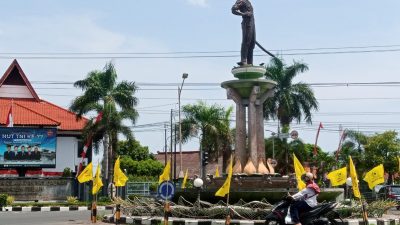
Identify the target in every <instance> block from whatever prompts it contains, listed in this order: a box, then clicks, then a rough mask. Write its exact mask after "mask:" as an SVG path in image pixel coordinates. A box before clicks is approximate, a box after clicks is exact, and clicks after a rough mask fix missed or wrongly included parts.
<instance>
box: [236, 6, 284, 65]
mask: <svg viewBox="0 0 400 225" xmlns="http://www.w3.org/2000/svg"><path fill="white" fill-rule="evenodd" d="M232 13H233V14H234V15H237V16H241V17H242V48H241V50H240V55H241V59H240V62H238V65H239V66H252V65H253V51H254V47H255V46H256V45H257V46H258V47H259V48H260V49H261V50H262V51H264V52H265V53H267V54H268V55H269V56H271V57H273V58H276V56H275V55H274V54H272V53H271V52H269V51H268V50H266V49H265V48H264V47H263V46H262V45H261V44H260V43H258V42H257V40H256V24H255V22H254V10H253V6H252V5H251V2H250V0H236V3H235V4H234V5H233V6H232Z"/></svg>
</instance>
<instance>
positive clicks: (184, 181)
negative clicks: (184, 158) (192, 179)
mask: <svg viewBox="0 0 400 225" xmlns="http://www.w3.org/2000/svg"><path fill="white" fill-rule="evenodd" d="M187 178H188V169H186V172H185V176H184V177H183V182H182V186H181V188H182V189H185V188H186V181H187Z"/></svg>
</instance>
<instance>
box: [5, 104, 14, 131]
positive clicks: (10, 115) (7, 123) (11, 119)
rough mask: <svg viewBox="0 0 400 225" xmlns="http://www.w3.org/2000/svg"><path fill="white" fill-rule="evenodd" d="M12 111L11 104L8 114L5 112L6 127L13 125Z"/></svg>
mask: <svg viewBox="0 0 400 225" xmlns="http://www.w3.org/2000/svg"><path fill="white" fill-rule="evenodd" d="M12 113H13V111H12V106H11V107H10V110H9V111H8V114H7V121H6V126H7V127H13V126H14V119H13V115H12Z"/></svg>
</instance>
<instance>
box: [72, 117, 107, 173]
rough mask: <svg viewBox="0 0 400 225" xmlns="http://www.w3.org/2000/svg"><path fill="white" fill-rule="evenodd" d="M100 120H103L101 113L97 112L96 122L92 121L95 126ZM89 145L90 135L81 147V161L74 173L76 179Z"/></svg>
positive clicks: (90, 141) (90, 142)
mask: <svg viewBox="0 0 400 225" xmlns="http://www.w3.org/2000/svg"><path fill="white" fill-rule="evenodd" d="M102 118H103V112H99V114H98V115H97V117H96V120H95V121H94V123H95V124H96V123H98V122H100V120H101V119H102ZM91 144H92V135H90V136H89V138H88V139H87V140H86V143H85V146H83V151H82V154H81V157H82V160H81V162H80V163H79V167H78V171H77V173H76V177H78V176H79V174H80V172H81V171H82V168H83V161H84V160H85V158H86V152H87V150H88V148H89V146H90V145H91Z"/></svg>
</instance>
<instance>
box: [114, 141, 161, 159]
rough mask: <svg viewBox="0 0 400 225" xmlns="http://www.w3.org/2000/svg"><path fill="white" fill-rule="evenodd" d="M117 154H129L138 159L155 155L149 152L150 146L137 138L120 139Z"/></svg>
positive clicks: (152, 157) (150, 157) (151, 157)
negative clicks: (142, 143)
mask: <svg viewBox="0 0 400 225" xmlns="http://www.w3.org/2000/svg"><path fill="white" fill-rule="evenodd" d="M117 154H118V155H123V156H129V157H130V158H131V159H133V160H136V161H142V160H146V159H154V156H153V155H152V154H150V152H149V147H147V146H142V145H140V142H139V141H137V140H135V139H131V140H125V141H119V142H118V149H117Z"/></svg>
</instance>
